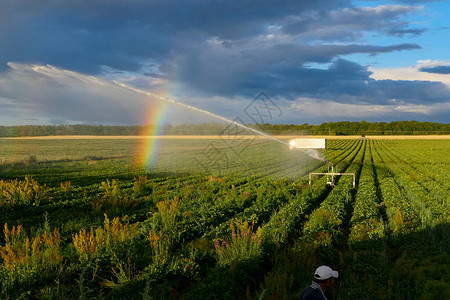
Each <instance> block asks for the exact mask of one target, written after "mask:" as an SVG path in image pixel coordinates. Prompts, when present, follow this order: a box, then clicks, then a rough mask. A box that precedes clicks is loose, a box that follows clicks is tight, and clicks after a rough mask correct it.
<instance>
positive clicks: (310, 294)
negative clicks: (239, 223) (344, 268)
mask: <svg viewBox="0 0 450 300" xmlns="http://www.w3.org/2000/svg"><path fill="white" fill-rule="evenodd" d="M338 276H339V273H338V271H334V270H333V269H331V268H330V267H328V266H320V267H318V268H317V269H316V272H314V281H313V283H312V284H311V286H309V287H307V288H306V289H304V290H303V292H302V293H301V294H300V298H299V300H327V297H325V294H324V292H325V290H326V289H327V288H328V287H329V286H330V284H331V280H332V279H333V278H338Z"/></svg>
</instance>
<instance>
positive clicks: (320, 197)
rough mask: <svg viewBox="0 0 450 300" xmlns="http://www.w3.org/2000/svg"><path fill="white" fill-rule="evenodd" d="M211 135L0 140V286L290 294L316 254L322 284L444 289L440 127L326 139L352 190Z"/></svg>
mask: <svg viewBox="0 0 450 300" xmlns="http://www.w3.org/2000/svg"><path fill="white" fill-rule="evenodd" d="M217 141H221V139H213V140H208V139H201V140H200V139H199V140H193V139H189V140H183V139H168V140H167V141H166V140H165V141H163V142H162V143H161V148H160V159H159V160H158V161H155V162H154V163H153V165H152V166H151V167H150V169H145V168H143V167H141V166H137V165H135V164H134V161H135V158H136V157H135V151H134V149H135V147H136V145H137V144H138V142H139V141H138V140H133V139H130V140H129V141H128V140H127V142H126V143H125V142H124V141H122V140H115V139H113V138H111V139H102V140H100V139H98V140H95V139H92V140H45V141H43V140H17V141H15V142H13V141H12V140H2V139H0V146H1V147H0V149H1V150H0V151H1V155H2V157H1V161H2V163H1V164H0V174H1V179H0V224H1V225H2V226H3V228H4V230H3V233H2V234H1V235H0V298H1V299H25V298H36V299H41V298H42V299H58V298H64V297H65V298H68V299H85V298H89V299H91V298H92V299H96V298H107V299H140V298H152V299H162V298H165V299H198V298H202V299H218V298H219V299H274V298H276V299H295V298H296V297H298V295H299V294H300V292H301V290H302V289H303V288H304V287H306V286H308V285H309V284H310V283H311V280H312V279H313V278H312V275H313V272H314V269H315V268H316V267H317V266H319V265H322V264H326V265H330V266H332V267H333V268H334V269H337V270H338V271H339V273H340V276H339V279H338V280H336V281H335V284H334V285H333V286H332V287H331V288H330V289H329V290H328V292H327V293H328V295H327V296H328V298H329V299H403V298H404V299H446V298H448V291H449V290H450V285H449V280H448V269H450V265H449V261H450V257H449V254H448V251H449V250H450V239H449V234H448V233H449V232H450V225H449V224H450V210H449V204H448V203H449V195H450V193H449V191H450V181H449V180H448V179H449V178H450V177H449V173H448V170H449V166H450V155H449V149H450V140H371V139H370V137H368V139H365V140H360V139H345V140H344V139H342V140H329V141H328V149H326V150H323V151H322V154H323V155H324V156H325V157H326V158H327V159H328V160H330V161H332V162H333V163H334V164H337V165H338V166H339V171H340V172H347V173H355V174H356V184H357V188H356V189H353V186H352V178H351V177H350V176H349V177H338V179H337V181H336V184H335V186H334V187H330V186H328V185H326V180H325V177H321V176H316V177H314V178H313V180H312V184H311V185H309V184H308V173H309V172H326V170H327V166H326V165H325V164H323V163H322V162H320V161H313V160H309V159H307V158H306V156H305V154H304V153H301V152H298V151H290V150H288V149H285V148H283V147H284V146H283V145H282V144H280V143H272V142H268V141H266V140H262V139H261V140H259V139H257V140H255V141H245V140H244V141H239V142H240V144H238V145H237V146H236V147H225V146H223V145H224V144H222V148H217V149H216V148H214V147H212V146H215V145H216V144H214V143H217ZM221 142H222V143H224V142H223V141H221ZM226 142H227V143H231V142H232V141H231V140H227V141H226ZM211 143H213V144H211ZM208 145H209V146H211V145H212V146H211V147H210V148H208ZM211 149H212V150H211ZM214 149H216V150H214ZM208 151H213V152H208ZM214 151H218V152H214ZM213 154H221V155H223V156H221V157H222V158H223V157H227V158H229V159H228V160H227V161H226V163H224V161H223V160H222V161H219V160H218V159H217V157H216V160H215V161H214V163H210V164H207V162H208V161H207V159H208V157H214V155H213ZM199 155H200V156H199ZM219 162H220V163H221V164H219ZM205 167H207V168H205ZM51 228H54V229H53V230H52V229H51Z"/></svg>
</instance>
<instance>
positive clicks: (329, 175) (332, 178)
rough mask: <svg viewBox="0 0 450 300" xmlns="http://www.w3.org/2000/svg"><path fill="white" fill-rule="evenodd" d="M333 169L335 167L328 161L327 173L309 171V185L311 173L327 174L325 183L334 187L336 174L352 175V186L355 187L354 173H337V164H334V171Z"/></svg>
mask: <svg viewBox="0 0 450 300" xmlns="http://www.w3.org/2000/svg"><path fill="white" fill-rule="evenodd" d="M330 167H331V172H330ZM334 169H335V166H334V164H333V163H332V162H328V172H327V173H316V172H309V185H311V181H312V175H326V176H327V184H329V185H330V186H332V187H334V183H335V177H336V176H353V188H355V187H356V175H355V173H339V172H338V166H337V165H336V171H335V170H334Z"/></svg>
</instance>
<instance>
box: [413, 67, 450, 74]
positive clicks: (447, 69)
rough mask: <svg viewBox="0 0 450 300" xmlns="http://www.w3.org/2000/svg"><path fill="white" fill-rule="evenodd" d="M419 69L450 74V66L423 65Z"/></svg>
mask: <svg viewBox="0 0 450 300" xmlns="http://www.w3.org/2000/svg"><path fill="white" fill-rule="evenodd" d="M419 71H421V72H426V73H436V74H450V66H437V67H423V68H420V69H419Z"/></svg>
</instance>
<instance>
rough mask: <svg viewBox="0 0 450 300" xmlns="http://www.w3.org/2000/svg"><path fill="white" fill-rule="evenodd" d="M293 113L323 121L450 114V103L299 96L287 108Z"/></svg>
mask: <svg viewBox="0 0 450 300" xmlns="http://www.w3.org/2000/svg"><path fill="white" fill-rule="evenodd" d="M286 110H287V111H289V112H290V114H291V115H297V116H299V117H304V118H308V119H317V120H321V121H324V122H325V121H326V119H330V120H336V119H341V120H349V119H355V120H362V119H378V120H383V119H386V118H387V119H389V118H394V119H398V115H399V114H402V116H406V115H408V114H409V115H411V116H413V115H414V116H417V115H422V116H432V115H434V114H443V113H445V112H448V113H449V114H450V103H434V104H430V105H423V104H395V101H393V104H389V105H362V104H347V103H338V102H335V101H332V100H321V99H311V98H299V99H297V100H296V101H294V102H293V103H291V104H290V105H289V107H288V108H286ZM395 117H397V118H395Z"/></svg>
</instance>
